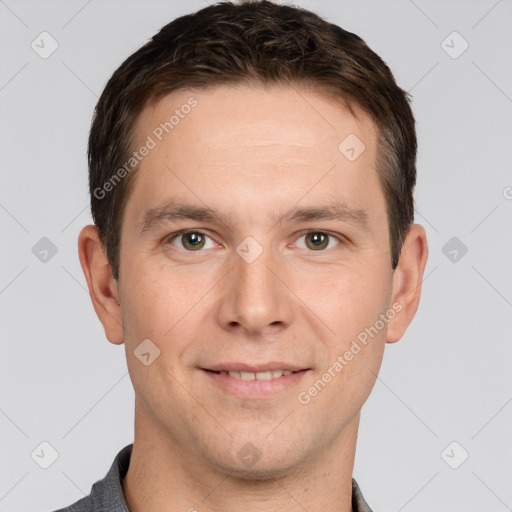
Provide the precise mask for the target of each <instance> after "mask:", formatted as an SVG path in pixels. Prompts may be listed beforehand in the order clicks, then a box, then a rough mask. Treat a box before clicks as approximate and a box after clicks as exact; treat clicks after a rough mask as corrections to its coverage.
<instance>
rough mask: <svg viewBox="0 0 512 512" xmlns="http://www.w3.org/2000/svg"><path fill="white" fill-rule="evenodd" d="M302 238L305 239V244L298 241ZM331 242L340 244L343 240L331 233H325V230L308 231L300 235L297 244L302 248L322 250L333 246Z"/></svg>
mask: <svg viewBox="0 0 512 512" xmlns="http://www.w3.org/2000/svg"><path fill="white" fill-rule="evenodd" d="M302 238H304V239H305V244H303V245H300V244H298V241H299V240H301V239H302ZM331 242H335V243H334V245H338V244H340V243H341V241H340V240H339V239H338V238H336V237H335V236H334V235H331V234H329V233H325V232H324V231H308V232H307V233H305V234H304V235H302V236H300V237H299V238H298V239H297V242H295V244H296V245H297V246H298V247H300V248H301V249H311V250H312V251H322V250H325V249H327V248H329V249H330V248H332V246H333V244H331Z"/></svg>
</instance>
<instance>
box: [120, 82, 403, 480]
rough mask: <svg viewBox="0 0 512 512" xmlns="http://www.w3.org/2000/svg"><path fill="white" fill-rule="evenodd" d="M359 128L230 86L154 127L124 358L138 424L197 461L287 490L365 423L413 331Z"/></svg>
mask: <svg viewBox="0 0 512 512" xmlns="http://www.w3.org/2000/svg"><path fill="white" fill-rule="evenodd" d="M299 92H300V93H299ZM191 98H193V100H191ZM187 104H188V105H193V106H191V107H190V108H186V107H184V105H187ZM176 109H178V111H179V114H178V115H177V116H175V117H176V118H175V119H174V120H173V121H172V123H173V124H172V129H171V128H169V125H167V130H168V131H169V133H166V131H165V130H164V129H162V125H161V123H165V121H168V120H169V119H170V117H171V116H172V115H173V113H175V111H176ZM357 117H358V118H357V119H356V118H354V117H353V116H352V115H351V114H350V112H349V111H348V110H347V109H346V108H345V107H343V106H342V105H341V104H338V103H336V102H334V101H333V100H331V99H328V98H327V97H324V96H322V95H320V94H319V93H312V92H307V91H305V90H301V89H298V88H296V89H292V88H287V87H282V88H279V89H274V90H272V91H268V90H267V91H264V90H262V89H260V88H255V87H248V86H236V87H227V86H221V87H217V88H214V89H211V90H208V91H206V90H203V91H198V92H189V91H180V92H176V93H173V94H171V95H169V96H167V97H165V98H164V99H163V100H161V101H160V102H158V103H157V104H156V106H153V107H150V108H147V109H146V110H145V111H144V112H143V113H142V115H141V116H140V118H139V119H138V122H137V131H136V133H137V136H136V138H135V141H134V147H137V148H139V147H141V146H143V145H145V144H146V145H147V146H148V147H149V146H151V148H150V150H149V151H148V152H147V154H146V155H145V156H144V157H143V158H142V159H141V161H140V164H139V166H140V167H139V169H138V170H137V171H136V172H137V175H136V180H135V183H134V188H133V192H132V195H131V196H130V198H129V200H128V203H127V206H126V210H125V213H124V218H123V219H124V220H123V227H122V233H121V240H122V243H121V252H120V262H121V263H120V279H119V283H118V285H119V297H120V303H121V312H122V325H123V332H124V343H125V346H126V355H127V361H128V366H129V370H130V375H131V379H132V381H133V385H134V388H135V393H136V404H137V405H136V414H137V415H138V416H139V418H138V421H139V423H140V424H141V425H142V424H143V425H145V428H146V429H150V430H151V431H152V432H153V433H154V435H155V437H158V438H160V439H165V440H166V442H167V443H168V446H169V448H172V449H174V450H176V451H177V452H180V453H182V454H184V455H186V456H187V457H188V459H187V460H190V461H195V460H197V461H199V460H201V461H202V464H205V463H207V464H209V465H211V467H214V468H222V469H223V470H228V471H232V472H235V473H236V474H240V475H249V474H250V475H251V476H252V477H253V478H263V477H264V475H269V474H271V475H277V474H280V473H282V474H285V473H286V472H288V471H291V469H293V468H297V467H299V466H300V465H301V464H302V463H304V462H305V461H308V460H313V459H314V458H315V457H318V456H320V454H322V453H325V452H326V451H327V450H328V449H329V448H330V447H332V446H333V445H334V444H335V443H336V442H338V440H339V439H341V438H342V437H343V435H344V433H346V432H347V431H348V430H349V429H351V428H352V427H353V425H354V424H357V421H358V417H359V410H360V408H361V406H362V404H363V403H364V401H365V400H366V398H367V397H368V395H369V393H370V390H371V388H372V387H373V384H374V382H375V379H376V374H377V373H378V370H379V367H380V363H381V359H382V354H383V349H384V345H385V341H386V332H387V330H388V329H389V328H390V326H391V325H392V324H393V322H394V321H395V320H393V319H392V318H393V317H394V316H395V315H399V313H398V309H399V306H397V307H395V308H394V311H393V315H392V314H391V313H390V311H391V310H393V299H394V297H393V277H394V276H393V272H392V268H391V256H390V247H389V239H388V233H389V229H388V224H387V215H386V203H385V198H384V196H383V193H382V190H381V187H380V185H379V181H378V177H377V173H376V169H375V155H376V131H375V128H374V126H373V124H372V122H371V121H370V120H369V118H368V117H367V116H366V115H364V114H363V113H362V112H359V113H358V116H357ZM178 118H179V121H177V122H176V119H178ZM159 127H160V129H158V128H159ZM148 136H149V137H150V138H151V140H152V141H153V142H154V144H153V143H151V142H148V141H149V139H148ZM349 136H350V137H351V138H349V139H347V141H345V143H342V142H343V141H344V140H345V139H346V137H349ZM159 139H161V140H159ZM361 142H362V143H363V144H364V150H362V149H363V146H362V145H361ZM340 143H342V144H341V149H340ZM351 148H353V150H352V149H351ZM361 150H362V152H361ZM143 152H144V153H146V152H145V151H143ZM359 153H360V154H359ZM354 156H355V157H356V158H354ZM383 317H385V318H383ZM379 319H380V321H379ZM365 329H366V331H365ZM364 333H366V343H363V341H362V340H363V339H364V338H365V335H364ZM369 333H371V335H370V334H369ZM146 339H148V340H150V342H147V341H146V342H145V343H146V345H142V346H141V345H140V344H141V342H143V340H146ZM354 343H355V344H354ZM139 346H141V347H143V348H144V351H143V352H144V353H145V354H146V355H145V356H144V357H145V359H146V363H149V364H143V363H142V362H141V360H140V359H139V358H138V357H137V356H136V353H139V355H140V351H141V350H142V349H138V347H139ZM356 347H359V350H358V349H357V348H356ZM349 353H350V354H352V357H350V355H349ZM147 354H149V355H147ZM157 354H159V355H158V357H156V355H157ZM155 357H156V358H155ZM283 371H284V373H283ZM255 373H257V375H255ZM254 377H256V379H255V378H254Z"/></svg>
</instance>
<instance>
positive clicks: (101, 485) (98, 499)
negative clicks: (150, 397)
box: [55, 444, 372, 512]
mask: <svg viewBox="0 0 512 512" xmlns="http://www.w3.org/2000/svg"><path fill="white" fill-rule="evenodd" d="M132 448H133V444H129V445H128V446H125V447H124V448H123V449H122V450H121V451H120V452H119V453H118V454H117V456H116V458H115V459H114V462H113V463H112V466H111V467H110V469H109V471H108V473H107V476H106V477H105V478H103V480H99V481H98V482H96V483H95V484H94V485H93V486H92V489H91V494H89V496H86V497H85V498H82V499H81V500H79V501H77V502H76V503H73V505H70V506H69V507H66V508H61V509H60V510H56V511H55V512H130V511H129V509H128V506H127V505H126V500H125V498H124V492H123V486H122V481H123V478H124V477H125V475H126V472H127V471H128V466H129V465H130V457H131V455H132ZM352 508H353V509H354V512H372V509H371V508H370V507H369V506H368V504H367V503H366V501H365V500H364V498H363V495H362V494H361V491H360V490H359V486H358V485H357V482H356V481H355V480H354V479H352Z"/></svg>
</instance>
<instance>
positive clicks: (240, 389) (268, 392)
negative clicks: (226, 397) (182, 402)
mask: <svg viewBox="0 0 512 512" xmlns="http://www.w3.org/2000/svg"><path fill="white" fill-rule="evenodd" d="M202 371H203V372H204V373H206V375H207V376H208V377H210V378H211V379H213V381H214V382H216V383H217V384H218V385H219V386H220V387H221V388H222V389H224V390H225V391H228V392H229V393H232V394H233V395H235V396H237V397H238V398H243V399H258V398H269V397H272V396H274V395H277V394H279V393H281V392H283V391H286V390H288V389H290V388H291V387H293V386H295V385H297V384H298V383H299V382H300V381H301V380H302V378H303V377H304V375H305V374H306V372H308V371H309V370H300V371H298V372H293V373H290V374H289V375H282V376H281V377H277V378H275V379H270V380H257V379H254V380H242V379H235V377H231V375H229V374H227V375H224V374H220V373H214V372H211V371H208V370H202Z"/></svg>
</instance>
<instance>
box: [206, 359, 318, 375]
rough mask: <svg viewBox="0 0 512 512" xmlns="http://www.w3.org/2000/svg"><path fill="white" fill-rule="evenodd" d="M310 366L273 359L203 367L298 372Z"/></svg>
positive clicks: (243, 370) (233, 370)
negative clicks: (270, 360)
mask: <svg viewBox="0 0 512 512" xmlns="http://www.w3.org/2000/svg"><path fill="white" fill-rule="evenodd" d="M308 369H309V368H305V367H303V366H297V365H294V364H289V363H282V362H279V361H272V362H269V363H259V364H247V363H237V362H236V363H222V364H216V365H214V366H209V367H208V368H203V370H210V371H212V372H252V373H259V372H269V371H275V370H289V371H292V372H298V371H301V370H308Z"/></svg>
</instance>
